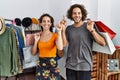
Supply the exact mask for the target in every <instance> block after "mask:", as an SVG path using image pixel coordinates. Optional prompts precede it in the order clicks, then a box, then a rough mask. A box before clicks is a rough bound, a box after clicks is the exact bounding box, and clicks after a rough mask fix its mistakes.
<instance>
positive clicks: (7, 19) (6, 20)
mask: <svg viewBox="0 0 120 80" xmlns="http://www.w3.org/2000/svg"><path fill="white" fill-rule="evenodd" d="M5 21H13V20H11V19H5Z"/></svg>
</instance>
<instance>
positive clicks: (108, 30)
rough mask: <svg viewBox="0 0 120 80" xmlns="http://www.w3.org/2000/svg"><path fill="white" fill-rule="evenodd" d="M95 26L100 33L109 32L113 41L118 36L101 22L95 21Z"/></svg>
mask: <svg viewBox="0 0 120 80" xmlns="http://www.w3.org/2000/svg"><path fill="white" fill-rule="evenodd" d="M95 24H96V26H97V28H98V30H99V31H100V32H107V33H108V35H109V36H110V38H111V39H113V38H114V37H115V35H116V33H115V32H114V31H112V30H111V29H110V28H109V27H108V26H106V25H105V24H104V23H103V22H101V21H95Z"/></svg>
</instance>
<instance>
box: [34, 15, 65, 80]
mask: <svg viewBox="0 0 120 80" xmlns="http://www.w3.org/2000/svg"><path fill="white" fill-rule="evenodd" d="M39 23H40V26H41V29H42V31H41V32H40V33H39V34H36V35H35V42H34V45H33V47H32V54H33V55H35V54H36V52H37V51H39V62H38V65H37V67H36V80H61V79H60V75H59V72H60V71H59V68H57V62H56V59H55V57H56V50H57V49H59V50H62V49H63V42H62V36H61V30H62V27H61V24H60V23H58V24H57V26H56V28H57V33H53V32H52V29H53V26H54V19H53V17H52V16H50V15H49V14H43V15H42V16H41V17H40V18H39Z"/></svg>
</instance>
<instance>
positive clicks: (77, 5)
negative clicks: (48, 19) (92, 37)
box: [67, 4, 87, 21]
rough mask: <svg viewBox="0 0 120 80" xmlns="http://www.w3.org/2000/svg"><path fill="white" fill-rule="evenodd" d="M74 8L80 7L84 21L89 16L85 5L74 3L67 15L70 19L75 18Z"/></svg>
mask: <svg viewBox="0 0 120 80" xmlns="http://www.w3.org/2000/svg"><path fill="white" fill-rule="evenodd" d="M74 8H79V9H80V10H81V12H82V21H84V20H85V19H86V17H87V10H86V9H85V7H84V5H82V4H74V5H72V6H71V7H70V8H69V9H68V11H67V17H68V18H69V19H70V20H73V18H72V13H73V9H74Z"/></svg>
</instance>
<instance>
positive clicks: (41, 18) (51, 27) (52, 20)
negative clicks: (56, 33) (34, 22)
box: [38, 13, 54, 32]
mask: <svg viewBox="0 0 120 80" xmlns="http://www.w3.org/2000/svg"><path fill="white" fill-rule="evenodd" d="M45 16H47V17H49V18H50V21H51V23H52V25H51V26H50V31H51V32H53V27H54V19H53V17H52V16H51V15H49V14H47V13H46V14H43V15H42V16H41V17H40V18H39V19H38V20H39V23H42V20H43V17H45ZM41 29H42V31H43V28H42V27H41Z"/></svg>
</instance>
